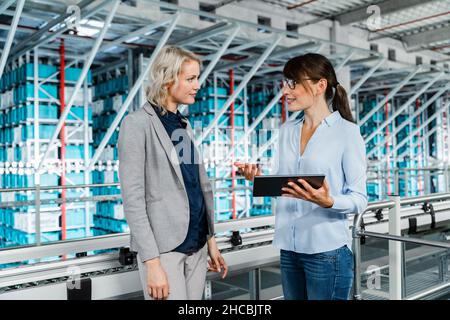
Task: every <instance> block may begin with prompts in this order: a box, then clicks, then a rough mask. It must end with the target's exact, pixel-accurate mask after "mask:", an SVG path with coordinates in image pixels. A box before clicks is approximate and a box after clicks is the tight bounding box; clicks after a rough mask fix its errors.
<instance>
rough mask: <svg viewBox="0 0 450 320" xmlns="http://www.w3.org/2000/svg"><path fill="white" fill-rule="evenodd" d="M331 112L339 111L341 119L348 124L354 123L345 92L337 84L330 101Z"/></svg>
mask: <svg viewBox="0 0 450 320" xmlns="http://www.w3.org/2000/svg"><path fill="white" fill-rule="evenodd" d="M332 107H333V111H339V113H340V115H341V117H342V118H344V119H345V120H348V121H350V122H353V123H354V122H355V120H354V119H353V115H352V112H351V110H350V104H349V103H348V96H347V91H345V89H344V87H343V86H341V84H340V83H339V82H338V83H337V85H336V89H335V93H334V96H333V100H332Z"/></svg>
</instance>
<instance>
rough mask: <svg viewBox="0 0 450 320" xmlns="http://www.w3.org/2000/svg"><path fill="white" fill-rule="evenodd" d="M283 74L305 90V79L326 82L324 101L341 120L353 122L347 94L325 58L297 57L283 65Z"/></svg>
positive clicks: (314, 54)
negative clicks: (336, 112)
mask: <svg viewBox="0 0 450 320" xmlns="http://www.w3.org/2000/svg"><path fill="white" fill-rule="evenodd" d="M283 74H284V76H285V77H286V78H288V79H292V80H295V81H296V82H297V83H298V84H301V85H303V86H304V87H305V88H307V86H306V83H305V82H306V79H310V80H312V81H316V82H317V81H319V80H320V79H325V80H327V82H328V85H327V89H326V91H325V99H326V100H327V101H328V102H329V101H331V104H332V108H333V111H339V113H340V114H341V116H342V118H344V119H346V120H348V121H351V122H355V121H354V120H353V116H352V112H351V111H350V105H349V103H348V98H347V92H346V91H345V89H344V87H343V86H341V85H340V84H339V82H338V81H337V78H336V72H335V71H334V68H333V65H332V64H331V62H330V60H328V59H327V58H326V57H324V56H323V55H321V54H317V53H307V54H304V55H301V56H297V57H295V58H292V59H290V60H289V61H288V62H287V63H286V64H285V66H284V68H283Z"/></svg>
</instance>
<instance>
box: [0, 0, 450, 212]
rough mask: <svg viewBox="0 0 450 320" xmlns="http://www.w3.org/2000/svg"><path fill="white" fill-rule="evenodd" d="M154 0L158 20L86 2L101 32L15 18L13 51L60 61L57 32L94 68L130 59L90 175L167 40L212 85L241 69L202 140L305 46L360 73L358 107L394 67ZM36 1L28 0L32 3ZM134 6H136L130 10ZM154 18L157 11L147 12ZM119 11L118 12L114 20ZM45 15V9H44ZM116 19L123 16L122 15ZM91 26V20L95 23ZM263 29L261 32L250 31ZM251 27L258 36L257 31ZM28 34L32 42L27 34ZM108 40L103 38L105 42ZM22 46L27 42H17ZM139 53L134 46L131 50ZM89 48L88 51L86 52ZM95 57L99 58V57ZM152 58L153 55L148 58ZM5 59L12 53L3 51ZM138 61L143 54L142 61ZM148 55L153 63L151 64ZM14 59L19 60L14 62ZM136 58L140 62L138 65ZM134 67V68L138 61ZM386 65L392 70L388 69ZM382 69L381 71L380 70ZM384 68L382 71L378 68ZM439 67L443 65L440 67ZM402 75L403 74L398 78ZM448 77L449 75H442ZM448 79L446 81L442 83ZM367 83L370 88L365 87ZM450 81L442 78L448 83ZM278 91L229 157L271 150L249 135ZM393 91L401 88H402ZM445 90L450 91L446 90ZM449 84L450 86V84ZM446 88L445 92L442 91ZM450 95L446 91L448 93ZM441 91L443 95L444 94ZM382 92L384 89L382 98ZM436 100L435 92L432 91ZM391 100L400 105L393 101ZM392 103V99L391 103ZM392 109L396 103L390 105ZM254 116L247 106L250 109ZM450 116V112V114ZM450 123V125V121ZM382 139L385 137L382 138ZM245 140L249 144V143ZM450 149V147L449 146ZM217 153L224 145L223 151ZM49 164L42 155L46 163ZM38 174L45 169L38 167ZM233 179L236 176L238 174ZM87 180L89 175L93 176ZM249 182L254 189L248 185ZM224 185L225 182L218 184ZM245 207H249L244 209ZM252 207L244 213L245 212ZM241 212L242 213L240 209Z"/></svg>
mask: <svg viewBox="0 0 450 320" xmlns="http://www.w3.org/2000/svg"><path fill="white" fill-rule="evenodd" d="M145 2H146V3H147V4H148V7H149V10H154V11H155V12H157V15H155V16H157V17H158V19H156V20H151V19H148V18H142V17H131V14H130V12H132V11H131V10H132V8H128V7H127V6H126V5H125V4H121V5H120V6H119V7H120V10H118V8H117V6H118V5H119V2H118V1H95V2H91V1H81V2H80V4H79V7H80V9H81V17H89V18H92V19H94V20H97V21H105V20H106V23H104V26H103V27H98V28H97V29H98V30H99V31H100V33H99V34H98V35H97V36H96V37H93V36H91V37H80V36H77V35H76V34H69V33H66V32H65V31H67V30H68V29H69V26H68V25H67V24H65V23H64V21H65V19H67V17H68V16H67V15H66V16H64V15H61V16H59V17H55V19H54V20H53V21H54V23H53V25H52V26H48V27H44V28H42V30H41V31H39V33H40V35H44V36H45V37H43V38H41V39H39V40H38V39H36V37H33V34H31V35H30V33H31V32H32V30H26V29H24V28H21V27H18V26H17V25H16V26H15V25H14V24H13V25H12V28H11V30H10V31H9V34H12V35H14V34H15V33H16V32H17V33H18V34H20V39H19V40H21V42H20V50H14V49H13V51H12V55H11V56H12V57H14V56H15V55H17V54H19V53H20V52H21V51H23V52H24V54H26V52H32V51H33V50H34V48H35V47H39V48H38V50H39V52H42V54H45V55H46V56H48V59H49V60H52V59H53V60H56V61H57V60H58V54H57V51H55V49H57V48H55V46H54V43H52V40H53V39H55V38H56V37H61V38H63V39H65V43H66V57H68V58H71V59H74V60H77V61H80V62H81V61H84V65H83V69H85V70H89V69H91V71H92V73H93V74H94V75H96V74H101V73H102V72H103V71H104V70H107V69H110V68H113V69H114V68H115V67H118V66H124V65H127V66H128V68H127V69H126V73H127V74H128V76H129V79H130V85H129V93H128V96H127V98H126V100H125V101H124V102H123V104H122V106H121V108H120V109H119V110H117V116H116V117H115V118H114V120H113V121H112V123H111V126H110V127H109V129H108V131H107V132H106V134H105V136H104V138H103V139H102V141H99V143H98V148H96V150H95V153H94V155H93V156H92V157H87V158H86V161H88V163H87V164H86V165H85V167H84V168H83V169H82V170H83V172H84V173H85V175H87V176H89V175H90V174H91V173H92V172H94V171H95V170H96V169H97V168H96V166H98V165H99V161H100V160H101V157H102V153H103V151H104V149H105V148H106V147H107V145H108V141H109V139H110V138H111V136H112V135H113V134H114V132H115V131H116V128H117V127H118V125H119V123H120V121H121V119H122V117H123V116H124V114H125V113H126V112H127V111H130V110H133V109H135V108H137V107H139V106H140V105H141V104H142V102H143V101H144V99H145V97H144V95H143V93H144V91H145V90H144V88H143V83H144V80H145V79H146V75H147V74H148V70H149V67H150V65H151V63H152V61H153V59H154V57H155V55H156V54H157V53H158V52H159V50H160V49H161V47H162V46H163V45H165V44H167V43H172V44H177V45H181V46H183V47H185V48H187V49H190V50H192V51H194V52H196V53H197V54H198V55H199V56H200V57H201V59H202V60H203V65H204V67H203V70H202V75H201V79H200V82H201V83H202V84H204V85H207V86H212V87H214V88H217V87H224V86H225V87H226V86H227V85H229V81H230V79H229V72H230V69H232V70H233V73H234V76H233V78H234V81H236V84H237V86H235V87H236V88H235V90H234V92H233V93H232V94H231V95H228V97H227V99H226V101H225V103H224V104H223V105H222V107H221V108H217V105H216V109H215V117H214V119H212V121H211V122H210V124H209V125H208V126H207V128H206V130H204V131H203V132H202V133H201V134H200V135H199V136H198V138H197V140H196V143H197V145H199V146H200V145H202V142H203V140H207V139H208V138H209V135H210V134H214V133H215V132H216V130H219V128H218V127H217V123H218V122H219V120H220V119H221V118H222V117H224V116H225V117H229V115H230V114H229V113H228V112H229V109H230V106H231V105H232V104H233V103H235V105H238V104H239V100H236V99H239V98H238V97H239V95H240V94H241V93H242V92H244V95H247V93H246V91H248V88H249V87H251V86H258V85H262V86H268V87H271V88H275V87H276V86H275V85H274V84H273V83H274V82H275V83H279V81H280V80H281V78H282V76H281V72H280V71H281V69H282V66H283V63H284V62H285V61H286V60H287V59H289V58H290V57H293V56H295V55H298V54H301V53H305V52H312V51H313V52H319V53H323V54H326V55H327V56H329V57H330V59H331V60H332V61H333V63H334V65H335V67H336V69H340V68H346V69H349V70H350V71H351V72H352V73H353V74H354V75H355V77H354V81H353V82H352V86H351V88H349V91H350V95H351V97H352V98H353V99H352V100H354V101H355V108H356V110H357V111H358V108H359V107H360V104H359V97H363V96H364V95H365V92H366V91H369V90H371V87H370V86H371V85H373V86H379V84H378V79H379V78H380V77H384V76H383V73H384V74H385V75H386V74H387V73H389V72H390V70H388V69H386V68H387V67H386V66H385V62H386V61H385V59H384V58H383V57H382V55H381V54H379V53H377V52H374V51H369V50H362V49H359V48H355V47H352V46H349V45H345V44H339V43H335V42H333V41H326V40H322V39H319V38H315V37H311V36H305V35H300V34H298V33H296V32H291V31H284V30H280V29H276V28H271V27H262V26H259V25H257V24H255V23H251V22H247V21H240V20H237V19H232V18H225V17H220V16H218V15H213V14H210V13H206V12H201V11H197V10H192V9H188V8H181V7H178V6H175V5H171V4H169V3H164V2H159V1H151V0H148V1H145ZM28 5H29V6H33V4H28V3H27V6H28ZM159 7H164V8H166V9H171V10H173V13H167V12H166V13H161V12H159V9H158V8H159ZM19 9H20V8H19V7H17V11H16V14H15V18H17V17H19V16H20V12H21V10H19ZM128 9H129V10H130V12H127V11H128ZM146 16H148V17H151V16H152V15H151V14H148V15H146ZM198 16H202V17H209V18H212V19H214V21H215V22H214V23H210V24H209V25H208V26H207V27H206V28H205V29H201V30H196V29H192V28H191V27H189V26H187V25H186V24H185V23H183V22H182V19H181V18H184V19H185V18H186V17H187V18H188V19H189V18H194V19H196V18H197V17H198ZM113 18H114V19H113ZM36 19H39V16H38V15H37V16H36ZM115 19H116V21H115ZM124 19H128V20H130V19H131V20H132V23H128V24H127V23H123V21H124ZM45 21H46V18H45V17H44V18H42V21H40V22H41V23H42V22H45ZM83 25H85V26H89V27H91V28H95V27H92V25H89V24H88V22H86V23H84V24H83ZM55 26H57V27H58V28H56V30H58V33H57V34H56V35H55V34H52V33H48V31H49V30H50V28H52V27H55ZM261 28H265V30H266V31H268V33H257V32H256V30H258V29H261ZM249 30H252V32H255V33H254V34H251V33H249V32H250V31H249ZM249 34H250V35H251V36H250V37H249ZM286 36H292V37H294V38H289V39H288V38H287V37H286ZM25 40H26V41H25ZM102 42H103V43H102ZM17 48H19V47H17ZM135 50H136V51H140V52H141V54H140V55H139V54H138V55H136V54H134V53H135ZM8 52H9V49H8V50H6V51H4V53H5V54H4V56H8V54H7V53H8ZM130 52H132V53H130ZM80 53H81V54H80ZM94 57H95V59H94ZM144 57H148V59H147V58H144ZM3 59H5V58H3ZM136 60H138V61H137V62H136ZM144 60H146V61H147V63H144ZM9 62H11V61H9ZM136 65H138V66H139V67H137V68H136ZM131 66H132V67H131ZM383 68H384V69H383ZM359 70H363V72H364V73H361V74H358V73H357V72H358V71H359ZM380 70H381V71H380ZM377 71H378V72H377ZM434 71H436V72H438V70H434ZM408 72H409V73H406V74H405V71H404V70H393V71H392V77H393V78H394V79H393V80H392V81H391V82H390V85H392V86H394V88H393V89H395V86H396V85H398V84H399V80H398V79H400V77H399V76H400V75H401V77H402V79H404V78H405V76H408V75H409V74H410V73H411V72H412V71H411V70H409V71H408ZM418 75H420V72H417V73H416V74H414V75H412V77H411V79H408V81H406V82H408V83H410V82H414V81H422V80H423V79H422V78H420V77H419V76H418ZM396 79H397V80H396ZM442 81H443V80H442ZM442 81H441V80H439V81H438V83H441V82H442ZM363 85H364V87H363ZM440 87H441V88H442V89H443V88H444V87H443V86H442V85H441V86H440ZM434 88H435V86H431V87H430V88H429V90H427V91H426V92H427V94H428V93H432V92H433V91H432V90H433V89H434ZM277 89H278V90H274V91H273V92H272V94H273V96H274V98H273V99H272V100H271V101H270V102H269V104H268V105H267V106H266V107H265V108H264V110H263V111H262V112H261V114H260V116H259V117H257V118H256V119H255V120H254V121H253V122H250V121H249V119H246V120H245V121H244V125H245V126H247V131H246V135H247V134H248V136H246V135H244V137H245V138H244V139H242V141H239V140H241V139H237V140H238V141H235V143H234V146H231V147H230V148H229V150H227V155H226V156H225V157H224V158H225V159H228V158H230V157H231V156H232V155H233V154H234V152H233V151H234V150H235V149H239V151H238V152H237V155H239V154H240V153H239V152H243V153H244V154H243V156H244V157H247V159H249V160H251V161H256V160H257V159H258V158H261V155H262V154H264V153H265V152H266V151H267V150H270V149H271V148H272V146H273V145H274V144H275V143H276V141H277V135H276V134H274V135H273V136H272V137H271V138H270V139H269V141H267V143H265V144H264V146H260V148H259V150H258V152H256V154H253V153H252V152H251V150H250V149H251V148H248V142H247V141H248V139H249V137H250V136H251V135H252V134H254V132H256V131H257V125H254V124H255V123H257V122H260V121H262V118H264V116H265V115H267V113H269V112H271V109H272V108H274V107H275V106H276V105H277V104H278V103H279V100H280V99H281V96H282V94H281V91H280V90H279V88H277ZM393 89H392V90H391V92H393V91H394V90H393ZM444 91H445V90H444ZM447 91H448V90H447ZM438 92H439V91H438ZM404 94H408V93H407V92H403V91H398V92H397V93H395V94H392V97H391V98H390V99H387V100H392V99H394V98H395V99H398V100H399V101H401V100H402V99H403V100H404V98H401V97H402V95H404ZM442 94H443V93H442ZM442 94H441V95H442ZM381 96H382V95H380V97H381ZM430 99H432V98H430ZM243 103H244V104H247V106H246V107H247V111H249V110H248V109H249V108H251V106H249V105H248V102H247V99H244V101H243ZM391 105H393V104H392V103H391ZM383 106H384V103H383ZM388 112H390V113H391V114H392V111H391V110H388ZM244 115H245V116H247V112H245V113H244ZM67 116H68V114H67V115H64V116H63V117H62V119H60V121H58V124H57V127H58V129H57V130H56V131H55V133H54V137H52V138H53V139H51V140H54V141H53V142H55V141H56V137H57V135H58V133H59V130H60V128H61V127H62V124H63V123H67ZM297 116H301V115H300V114H298V113H295V114H289V115H288V117H289V118H291V119H293V118H295V117H297ZM446 121H447V122H448V117H447V118H446ZM447 128H448V126H447ZM380 139H381V138H380ZM241 145H243V147H241ZM447 148H448V147H447ZM215 152H216V153H217V152H218V150H215ZM42 164H43V163H42V162H41V164H40V165H42ZM225 168H226V169H227V170H225V171H226V172H227V174H229V175H232V173H231V170H230V166H229V164H226V166H225ZM382 168H383V167H382V166H381V167H380V166H379V167H378V169H379V170H378V171H380V172H381V169H382ZM36 175H37V173H36ZM226 178H227V179H228V180H231V181H234V180H233V178H232V177H228V176H227V177H226ZM230 178H231V179H230ZM86 181H88V180H87V179H86ZM250 187H251V185H250V184H249V183H248V182H245V184H244V185H240V184H236V187H235V189H236V190H237V189H239V188H244V190H247V191H246V193H247V194H248V192H249V191H248V188H250ZM245 188H247V189H245ZM218 189H219V188H218ZM231 190H232V188H229V189H227V188H224V190H223V191H231ZM241 214H242V212H241ZM246 214H247V213H245V214H242V215H243V216H245V215H246ZM238 216H239V215H238Z"/></svg>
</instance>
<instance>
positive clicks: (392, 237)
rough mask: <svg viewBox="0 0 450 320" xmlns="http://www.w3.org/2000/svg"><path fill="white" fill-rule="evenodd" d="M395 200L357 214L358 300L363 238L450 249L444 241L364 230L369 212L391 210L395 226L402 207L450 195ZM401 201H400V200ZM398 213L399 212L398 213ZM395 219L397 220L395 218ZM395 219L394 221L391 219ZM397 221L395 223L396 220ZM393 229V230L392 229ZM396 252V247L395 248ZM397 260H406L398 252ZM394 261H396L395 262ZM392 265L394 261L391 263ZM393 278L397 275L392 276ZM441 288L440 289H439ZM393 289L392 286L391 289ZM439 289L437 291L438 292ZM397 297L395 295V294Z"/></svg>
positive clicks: (356, 271)
mask: <svg viewBox="0 0 450 320" xmlns="http://www.w3.org/2000/svg"><path fill="white" fill-rule="evenodd" d="M392 197H393V200H388V201H383V202H378V203H375V204H369V205H368V207H367V209H366V210H365V211H364V212H362V213H360V214H356V215H355V217H354V219H353V230H352V235H353V249H354V263H355V267H354V278H355V286H354V294H353V297H354V299H356V300H360V299H362V297H361V291H362V290H361V270H360V269H361V242H360V238H361V237H362V236H365V237H366V236H367V237H373V238H380V239H387V240H390V241H397V242H401V243H406V242H407V243H415V244H421V245H427V246H431V247H438V248H444V249H450V244H449V243H446V242H442V241H432V240H423V239H417V238H409V237H402V236H400V235H393V234H383V233H377V232H368V231H365V230H362V229H361V228H362V226H361V222H362V221H363V216H364V214H366V213H367V212H371V211H374V210H378V209H389V210H390V218H389V223H390V224H392V225H393V224H395V223H398V221H400V219H401V216H400V212H399V208H400V206H401V205H403V206H408V205H413V204H418V203H423V202H428V201H442V200H448V199H450V193H438V194H432V195H426V196H417V197H411V198H406V199H399V196H392ZM398 199H399V200H398ZM396 201H398V203H399V205H398V208H397V206H396ZM397 211H398V212H397ZM391 215H392V216H391ZM394 217H395V218H394ZM391 218H393V219H391ZM396 219H397V221H394V220H396ZM396 228H399V225H396ZM390 229H391V228H390ZM393 229H394V228H393ZM393 248H394V250H395V247H393ZM395 255H396V260H395V262H396V263H397V266H398V263H401V262H402V261H403V259H404V257H403V255H402V254H398V250H397V251H396V252H395ZM393 261H394V260H393ZM390 263H392V261H390ZM391 276H392V277H394V276H397V275H391ZM401 285H402V286H403V284H401ZM439 288H440V287H439ZM389 289H390V290H391V289H392V288H391V286H390V288H389ZM437 290H438V289H436V291H437ZM433 292H435V291H433ZM394 296H395V294H394ZM418 297H422V295H418Z"/></svg>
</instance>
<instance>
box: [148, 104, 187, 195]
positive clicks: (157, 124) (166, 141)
mask: <svg viewBox="0 0 450 320" xmlns="http://www.w3.org/2000/svg"><path fill="white" fill-rule="evenodd" d="M143 108H144V110H145V111H146V112H147V113H148V114H149V115H151V117H150V119H151V122H152V124H153V127H154V128H155V131H156V135H157V136H158V139H159V141H160V142H161V145H162V146H163V149H164V151H165V152H166V155H167V157H168V158H169V160H170V163H171V164H172V166H173V168H174V170H175V173H176V174H177V176H178V178H179V179H180V181H181V183H182V186H183V187H184V180H183V175H182V174H181V169H180V162H179V160H178V155H177V152H176V150H175V147H174V146H173V143H172V140H170V137H169V135H168V134H167V131H166V129H165V128H164V126H163V124H162V123H161V121H160V120H159V118H158V115H157V114H156V112H155V110H154V109H153V107H152V106H151V105H150V103H148V102H147V103H146V104H145V105H144V107H143Z"/></svg>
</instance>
